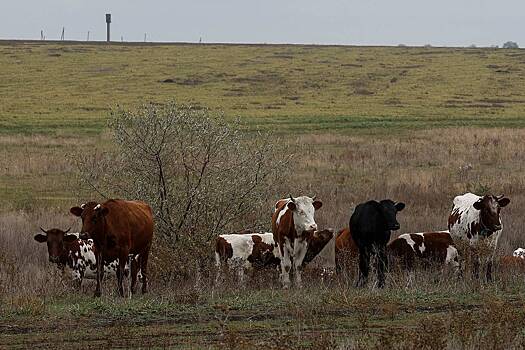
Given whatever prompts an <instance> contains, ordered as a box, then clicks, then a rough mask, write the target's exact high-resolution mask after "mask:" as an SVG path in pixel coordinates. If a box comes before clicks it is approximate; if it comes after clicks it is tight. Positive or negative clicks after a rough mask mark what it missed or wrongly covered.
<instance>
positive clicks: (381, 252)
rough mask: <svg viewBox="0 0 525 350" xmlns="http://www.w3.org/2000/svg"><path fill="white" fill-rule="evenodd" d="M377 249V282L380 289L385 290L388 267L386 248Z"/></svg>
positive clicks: (382, 246) (379, 247)
mask: <svg viewBox="0 0 525 350" xmlns="http://www.w3.org/2000/svg"><path fill="white" fill-rule="evenodd" d="M376 248H377V258H376V264H377V282H378V287H379V288H384V287H385V269H386V267H387V261H386V246H384V245H381V246H378V247H376Z"/></svg>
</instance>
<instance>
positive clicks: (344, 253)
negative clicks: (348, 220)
mask: <svg viewBox="0 0 525 350" xmlns="http://www.w3.org/2000/svg"><path fill="white" fill-rule="evenodd" d="M358 259H359V248H357V245H356V244H355V242H354V239H353V238H352V233H350V229H349V228H348V227H346V228H344V229H342V230H340V231H339V233H338V234H337V238H336V239H335V266H336V269H337V272H338V273H339V272H342V271H343V269H344V270H349V269H351V268H352V266H354V265H357V260H358Z"/></svg>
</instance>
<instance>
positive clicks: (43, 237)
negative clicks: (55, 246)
mask: <svg viewBox="0 0 525 350" xmlns="http://www.w3.org/2000/svg"><path fill="white" fill-rule="evenodd" d="M35 241H37V242H38V243H44V242H47V236H46V235H43V234H41V233H39V234H36V235H35Z"/></svg>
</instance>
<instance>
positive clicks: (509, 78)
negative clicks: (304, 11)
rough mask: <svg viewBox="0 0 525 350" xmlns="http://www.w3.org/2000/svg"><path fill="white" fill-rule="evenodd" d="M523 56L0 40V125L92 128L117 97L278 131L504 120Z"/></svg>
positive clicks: (520, 84) (520, 93)
mask: <svg viewBox="0 0 525 350" xmlns="http://www.w3.org/2000/svg"><path fill="white" fill-rule="evenodd" d="M524 64H525V53H524V52H522V50H495V49H452V48H407V47H390V48H385V47H337V46H328V47H316V46H286V45H272V46H266V45H184V44H180V45H126V44H122V45H121V44H114V45H105V44H89V45H88V44H61V43H41V42H0V67H2V68H1V73H2V82H1V83H0V93H1V95H2V96H3V102H2V105H1V106H0V116H1V117H2V119H1V124H0V127H1V132H2V133H3V134H12V133H26V134H28V133H34V132H39V133H46V134H52V135H61V134H65V135H71V134H74V135H76V136H79V135H87V134H97V133H99V132H100V131H101V130H102V128H103V125H104V119H105V118H106V116H107V114H108V111H109V109H110V108H111V107H114V106H115V105H117V104H119V105H122V106H127V107H132V106H135V105H137V104H140V103H143V102H145V101H154V102H163V101H166V100H167V99H170V98H176V99H177V100H178V101H179V102H185V103H194V104H197V105H204V106H207V107H211V108H219V109H222V110H224V111H225V112H226V114H227V115H229V116H232V117H233V116H242V117H243V118H246V119H247V120H248V121H249V122H250V125H252V126H254V127H255V126H260V127H267V128H272V129H274V128H278V129H279V130H280V131H283V132H287V133H288V132H305V131H315V130H317V129H325V130H330V132H333V131H335V130H346V131H349V132H352V131H354V132H362V129H368V128H379V129H385V128H388V129H391V128H392V127H394V128H400V129H404V128H407V127H409V128H426V127H429V126H433V127H436V126H437V127H443V126H458V125H461V126H472V125H479V126H495V125H497V126H508V127H513V126H520V125H523V119H522V118H520V117H521V116H522V115H523V112H524V110H525V84H524V83H525V66H524ZM494 117H497V122H496V120H495V119H494Z"/></svg>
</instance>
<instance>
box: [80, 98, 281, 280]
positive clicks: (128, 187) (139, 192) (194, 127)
mask: <svg viewBox="0 0 525 350" xmlns="http://www.w3.org/2000/svg"><path fill="white" fill-rule="evenodd" d="M109 127H110V129H111V131H112V135H113V141H114V143H115V146H116V147H114V149H115V151H114V152H109V153H108V152H106V153H102V152H99V151H96V150H93V151H92V152H87V153H85V154H84V155H80V156H79V157H77V159H78V160H77V164H78V168H79V170H80V177H81V180H82V182H83V183H84V184H85V185H88V186H89V187H91V188H92V189H93V190H95V191H96V192H98V193H99V194H100V195H101V196H103V197H106V198H110V197H120V198H127V199H141V200H144V201H146V202H147V203H149V204H150V205H151V207H152V208H153V211H154V213H155V216H156V225H157V226H156V229H157V232H158V235H157V236H158V239H162V240H163V241H165V242H167V243H169V245H170V246H171V247H176V249H177V252H176V255H177V256H178V257H179V259H177V260H178V261H177V265H178V266H179V267H180V268H181V269H182V270H187V269H188V268H193V267H194V266H188V262H189V261H188V259H186V258H188V257H190V256H191V257H194V258H197V259H198V260H199V261H202V260H203V259H204V258H207V257H208V256H209V255H210V254H209V247H210V241H211V239H212V237H215V236H216V235H218V234H220V233H225V232H231V231H233V230H235V229H239V228H254V227H257V226H260V224H261V223H262V222H264V223H266V221H267V219H268V218H267V215H262V214H263V213H267V212H268V210H267V196H266V191H267V187H268V180H269V179H270V178H272V176H273V175H275V174H277V173H278V172H279V170H281V169H282V167H283V166H284V165H285V164H286V163H287V162H288V157H287V156H283V155H282V150H278V149H277V146H276V143H275V142H272V141H270V140H271V139H270V138H269V137H268V135H263V134H260V133H254V134H244V133H242V132H241V131H240V127H241V124H240V122H239V121H237V122H231V123H228V122H227V121H226V120H225V118H224V117H223V116H222V114H220V113H213V112H211V111H210V110H208V109H205V108H202V107H199V108H198V109H197V108H192V107H191V106H185V105H177V104H176V103H174V102H172V103H168V104H166V105H155V104H148V105H144V106H143V107H141V108H140V109H138V110H137V111H126V110H122V109H117V110H115V111H113V112H112V114H111V118H110V122H109ZM273 140H275V139H273ZM278 151H279V152H280V155H278V154H277V152H278ZM265 226H266V225H265ZM174 243H176V244H174ZM156 251H157V252H158V254H157V255H158V256H162V255H170V256H171V259H172V260H171V261H167V263H169V264H170V265H173V256H174V254H173V252H171V254H163V252H162V251H160V250H159V249H156ZM188 253H189V254H188ZM168 259H169V258H168Z"/></svg>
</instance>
